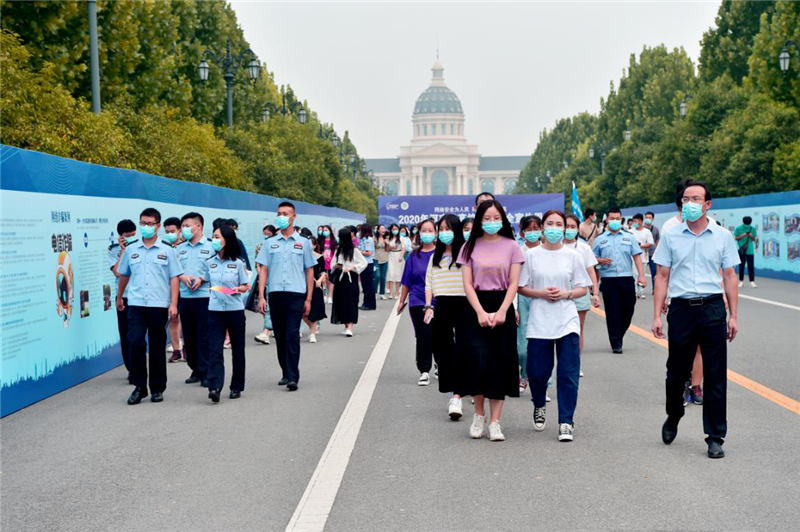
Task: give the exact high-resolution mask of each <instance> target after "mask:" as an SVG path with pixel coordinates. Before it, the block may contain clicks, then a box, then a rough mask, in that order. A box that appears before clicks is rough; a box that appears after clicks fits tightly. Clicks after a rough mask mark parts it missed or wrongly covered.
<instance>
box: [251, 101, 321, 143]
mask: <svg viewBox="0 0 800 532" xmlns="http://www.w3.org/2000/svg"><path fill="white" fill-rule="evenodd" d="M276 112H277V113H280V114H282V115H283V116H286V115H287V114H291V111H290V110H289V109H287V108H286V93H285V92H284V91H283V89H281V106H280V108H279V107H278V106H277V105H275V104H274V103H272V102H267V103H266V104H265V105H264V110H263V111H261V120H262V121H264V122H269V120H270V118H272V115H273V114H274V113H276ZM307 119H308V115H307V114H306V109H305V107H303V104H302V103H301V104H300V111H298V113H297V120H298V121H299V122H300V123H301V124H305V123H306V121H307ZM319 129H320V136H322V124H320V125H319Z"/></svg>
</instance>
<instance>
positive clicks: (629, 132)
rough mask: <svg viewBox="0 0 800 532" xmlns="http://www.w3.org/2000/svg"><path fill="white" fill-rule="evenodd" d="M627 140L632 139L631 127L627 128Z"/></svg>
mask: <svg viewBox="0 0 800 532" xmlns="http://www.w3.org/2000/svg"><path fill="white" fill-rule="evenodd" d="M625 140H631V130H630V129H626V130H625Z"/></svg>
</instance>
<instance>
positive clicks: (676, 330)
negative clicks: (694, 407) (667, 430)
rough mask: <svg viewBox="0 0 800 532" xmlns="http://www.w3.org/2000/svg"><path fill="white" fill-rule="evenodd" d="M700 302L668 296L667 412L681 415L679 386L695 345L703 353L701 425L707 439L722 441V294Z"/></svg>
mask: <svg viewBox="0 0 800 532" xmlns="http://www.w3.org/2000/svg"><path fill="white" fill-rule="evenodd" d="M711 297H712V299H713V300H712V301H710V302H709V301H708V298H706V299H705V300H704V304H703V305H697V306H692V305H691V304H690V303H689V300H686V299H677V298H675V299H672V301H671V302H670V305H669V312H668V313H667V323H668V324H669V356H668V358H667V381H666V392H667V416H668V417H669V418H671V419H672V420H674V421H675V422H676V423H677V421H678V420H679V419H680V418H681V417H683V413H684V408H683V388H684V385H685V383H686V381H687V380H689V376H690V374H691V372H692V363H693V362H694V357H695V354H696V353H697V346H698V345H699V346H700V353H702V357H703V429H704V431H705V433H706V434H708V436H709V439H713V440H717V441H719V442H722V441H723V438H724V437H725V435H726V433H727V431H728V422H727V419H726V415H727V398H726V397H727V386H728V344H727V339H728V323H727V312H726V311H725V303H724V301H723V299H722V295H721V294H720V295H718V296H711Z"/></svg>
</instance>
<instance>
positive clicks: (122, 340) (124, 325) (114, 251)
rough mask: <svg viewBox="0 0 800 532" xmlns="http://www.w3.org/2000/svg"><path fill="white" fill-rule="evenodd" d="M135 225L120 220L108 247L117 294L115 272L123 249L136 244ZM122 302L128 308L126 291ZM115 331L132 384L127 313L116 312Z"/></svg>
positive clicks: (117, 284) (124, 311) (117, 274)
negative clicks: (112, 240)
mask: <svg viewBox="0 0 800 532" xmlns="http://www.w3.org/2000/svg"><path fill="white" fill-rule="evenodd" d="M136 240H137V239H136V224H135V223H133V220H120V221H119V223H118V224H117V242H115V243H114V244H111V245H110V246H108V265H109V267H110V268H111V273H113V274H114V278H115V279H114V281H115V283H116V286H117V293H119V278H120V277H121V276H120V274H119V273H118V272H117V267H118V266H119V261H120V259H121V258H122V255H123V253H125V248H126V247H127V246H128V244H132V243H134V242H136ZM122 302H123V304H124V305H125V306H128V291H127V289H126V290H125V292H124V293H123V294H122ZM117 329H118V330H119V348H120V351H122V363H123V364H125V369H126V370H128V383H130V384H133V381H132V380H131V355H130V348H129V343H128V311H127V310H122V311H120V310H117Z"/></svg>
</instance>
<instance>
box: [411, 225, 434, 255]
mask: <svg viewBox="0 0 800 532" xmlns="http://www.w3.org/2000/svg"><path fill="white" fill-rule="evenodd" d="M428 222H430V224H431V225H432V226H433V234H434V235H435V234H436V232H437V229H436V221H435V220H434V219H433V218H428V219H426V220H422V221H421V222H420V223H418V224H417V225H416V226H415V227H416V228H417V234H416V235H414V240H415V241H416V243H417V244H419V245H418V246H417V249H416V250H415V251H416V253H417V257H419V256H421V255H422V245H423V244H422V240H421V239H420V238H419V235H420V234H421V233H422V226H423V225H425V224H426V223H428Z"/></svg>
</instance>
